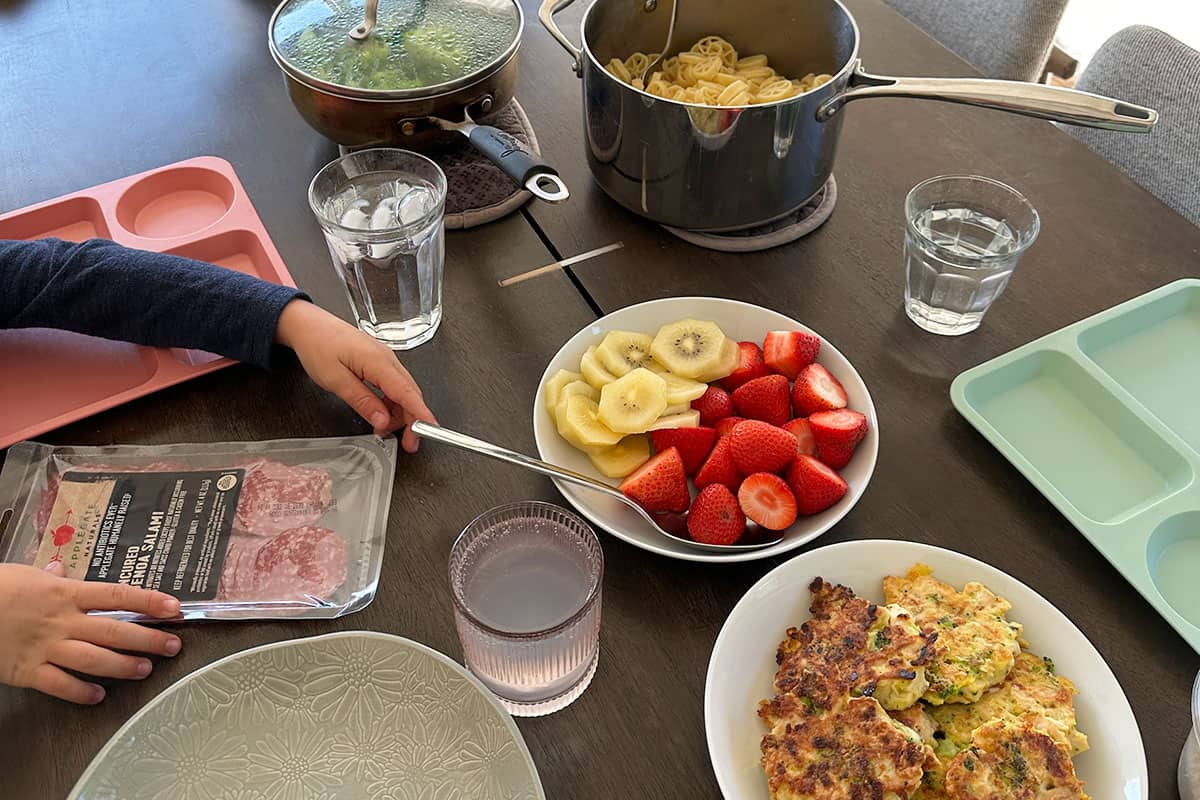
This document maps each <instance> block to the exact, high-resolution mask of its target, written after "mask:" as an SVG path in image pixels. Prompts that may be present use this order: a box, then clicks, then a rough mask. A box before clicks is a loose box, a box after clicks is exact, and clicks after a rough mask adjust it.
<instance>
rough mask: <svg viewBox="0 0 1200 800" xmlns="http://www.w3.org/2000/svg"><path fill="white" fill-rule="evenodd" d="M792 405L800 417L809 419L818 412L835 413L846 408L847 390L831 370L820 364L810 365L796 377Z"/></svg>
mask: <svg viewBox="0 0 1200 800" xmlns="http://www.w3.org/2000/svg"><path fill="white" fill-rule="evenodd" d="M792 405H793V406H795V408H796V414H797V415H798V416H802V417H807V416H809V415H810V414H812V413H814V412H816V411H833V410H834V409H838V408H845V407H846V390H845V389H843V388H842V384H841V383H839V382H838V379H837V378H835V377H833V376H832V375H830V374H829V370H827V369H825V368H824V367H822V366H821V365H820V364H809V365H808V366H807V367H805V368H804V369H802V370H800V374H799V375H797V376H796V385H795V386H793V387H792Z"/></svg>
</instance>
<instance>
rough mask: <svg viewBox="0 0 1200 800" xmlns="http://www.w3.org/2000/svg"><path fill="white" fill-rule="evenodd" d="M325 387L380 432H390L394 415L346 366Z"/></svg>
mask: <svg viewBox="0 0 1200 800" xmlns="http://www.w3.org/2000/svg"><path fill="white" fill-rule="evenodd" d="M325 388H326V389H328V390H329V391H331V392H333V393H334V394H336V395H337V396H338V397H340V398H342V400H343V401H345V403H346V405H348V406H350V407H351V408H353V409H354V410H355V411H356V412H357V413H358V415H359V416H360V417H362V418H363V419H365V420H366V421H367V422H369V423H371V427H372V428H374V429H375V432H376V433H378V434H381V435H382V434H384V433H387V432H388V426H389V425H390V423H391V420H392V415H391V413H389V412H388V410H387V406H385V405H384V404H383V401H382V400H380V399H379V396H378V395H377V394H375V393H374V392H372V391H371V389H370V388H369V387H368V386H367V385H366V384H365V383H363V382H362V380H360V379H359V378H358V377H357V376H356V375H355V374H354V373H353V372H351V371H350V370H349V369H347V368H346V367H341V368H340V369H339V370H338V374H337V375H336V376H334V377H333V378H331V379H330V380H329V382H328V383H327V384H326V385H325Z"/></svg>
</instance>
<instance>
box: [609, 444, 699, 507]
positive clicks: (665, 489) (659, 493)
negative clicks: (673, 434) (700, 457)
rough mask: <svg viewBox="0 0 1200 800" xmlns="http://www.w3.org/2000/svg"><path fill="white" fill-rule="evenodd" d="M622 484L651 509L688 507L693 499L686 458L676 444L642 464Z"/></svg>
mask: <svg viewBox="0 0 1200 800" xmlns="http://www.w3.org/2000/svg"><path fill="white" fill-rule="evenodd" d="M618 488H620V490H621V491H622V492H624V493H625V496H626V497H628V498H629V499H631V500H633V501H635V502H636V503H637V504H638V505H640V506H641V507H642V508H644V509H646V510H647V511H686V510H687V507H688V503H689V502H691V499H692V496H691V494H690V493H689V492H688V484H687V473H685V472H684V471H683V459H682V458H680V456H679V450H677V449H676V448H674V447H669V448H667V449H666V450H664V451H662V452H661V453H659V454H658V455H656V456H654V457H653V458H651V459H650V460H649V461H647V462H646V463H645V464H642V466H640V467H638V468H637V470H636V471H635V472H634V473H633V474H632V475H630V476H629V477H628V478H626V479H625V480H623V481H621V485H620V487H618Z"/></svg>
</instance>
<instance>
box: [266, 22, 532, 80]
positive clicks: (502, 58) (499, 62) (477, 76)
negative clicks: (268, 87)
mask: <svg viewBox="0 0 1200 800" xmlns="http://www.w3.org/2000/svg"><path fill="white" fill-rule="evenodd" d="M291 2H292V0H282V2H280V3H279V5H278V6H276V7H275V11H274V12H273V13H272V14H271V20H270V22H268V23H267V47H268V48H269V49H270V51H271V58H272V59H274V61H275V64H276V65H277V66H278V67H279V68H280V69H281V70H283V71H284V73H286V74H287V75H288V76H290V77H291V78H293V79H295V80H296V81H298V82H299V83H302V84H304V85H305V86H307V87H308V88H310V89H314V90H316V91H318V92H322V93H324V94H328V95H333V96H334V97H343V98H349V99H354V100H366V101H368V102H376V103H396V102H404V101H408V100H431V99H434V98H437V97H441V96H442V95H447V94H452V93H454V92H456V91H458V90H459V89H464V88H466V87H469V86H474V85H475V84H477V83H479V82H481V81H484V80H487V79H488V78H489V77H491V76H492V75H494V74H496V73H497V72H499V71H500V70H501V69H503V68H504V66H505V65H506V64H508V62H509V61H511V60H512V59H513V57H515V56H516V54H517V50H518V49H519V48H520V47H521V36H522V35H523V34H524V33H525V11H524V10H523V9H522V8H521V4H520V3H519V2H517V0H510V2H511V3H512V5H513V6H514V7H516V9H517V31H516V35H515V36H513V40H512V42H510V43H509V45H508V47H507V48H506V49H505V50H504V52H502V53H500V55H498V56H496V57H495V58H494V59H492V60H491V61H490V62H488V63H487V64H485V65H483V66H482V67H480V68H479V69H477V70H475V71H474V72H471V73H468V74H466V75H463V76H462V77H461V78H455V79H454V80H452V81H446V82H445V83H436V84H433V85H432V86H422V87H420V88H417V89H390V90H389V89H359V88H356V87H353V86H342V85H341V84H338V83H329V82H327V81H323V80H320V79H318V78H314V77H313V76H312V75H309V74H308V73H307V72H305V71H304V70H302V69H299V68H298V67H296V66H294V65H293V64H292V63H291V62H290V61H288V60H287V59H286V58H284V57H283V54H282V53H280V52H279V48H278V47H277V46H276V44H275V20H276V18H278V16H279V13H280V12H281V11H283V9H284V8H285V7H286V6H287V5H288V4H289V3H291Z"/></svg>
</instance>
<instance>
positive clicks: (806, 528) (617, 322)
mask: <svg viewBox="0 0 1200 800" xmlns="http://www.w3.org/2000/svg"><path fill="white" fill-rule="evenodd" d="M687 318H692V319H706V320H712V321H713V322H715V323H717V325H719V326H720V327H721V330H723V331H724V332H725V335H726V336H729V337H730V338H732V339H734V340H735V341H739V342H741V341H749V342H758V343H759V344H760V345H761V343H762V340H763V338H764V337H765V336H766V335H767V332H768V331H787V330H795V331H806V332H808V333H812V334H815V335H817V336H821V335H820V334H819V333H818V332H817V331H814V330H812V329H811V328H808V327H806V326H804V325H801V324H800V323H799V322H797V321H796V320H794V319H792V318H790V317H785V316H784V315H783V314H778V313H776V312H774V311H771V310H769V309H766V308H762V307H761V306H755V305H751V304H749V303H741V302H738V301H736V300H725V299H722V298H718V297H668V298H665V299H662V300H651V301H649V302H647V303H639V304H638V305H635V306H628V307H626V308H622V309H621V310H619V311H614V312H613V313H611V314H609V315H607V316H605V317H602V318H600V319H598V320H596V321H595V322H594V323H592V324H591V325H589V326H588V327H586V328H584V329H583V330H581V331H580V332H579V333H577V334H575V335H574V336H572V337H571V338H570V340H568V341H567V343H566V344H564V345H563V346H562V348H561V349H560V350H559V351H558V353H556V354H555V356H554V358H552V359H550V363H549V364H548V365H547V366H546V371H545V372H544V373H543V374H542V379H541V381H540V382H539V384H538V391H537V395H536V397H535V398H534V403H533V437H534V441H535V442H536V444H537V449H538V454H539V455H540V456H541V458H542V460H544V461H549V462H550V463H551V464H557V465H558V466H561V467H566V468H567V469H571V470H574V471H576V472H579V473H582V474H584V475H589V476H591V477H593V478H596V479H597V480H601V481H605V482H606V483H609V484H611V485H613V486H616V485H617V484H619V483H620V481H619V480H614V479H610V478H605V477H604V476H603V475H601V474H600V473H599V472H598V471H597V470H596V468H595V467H593V466H592V462H591V461H589V460H588V457H587V456H586V455H584V454H583V453H581V452H580V451H578V450H576V449H575V448H574V447H572V446H571V445H570V444H568V443H567V441H566V440H565V439H563V438H562V437H561V436H559V434H558V429H557V428H556V426H555V424H554V420H553V419H551V417H550V412H549V411H548V410H547V408H546V403H545V399H544V395H543V389H544V387H545V385H546V381H547V380H549V378H550V376H552V375H554V373H556V372H558V370H560V369H566V370H571V371H572V372H578V371H579V359H580V357H581V356H582V355H583V352H584V350H586V349H587V348H588V346H589V345H593V344H599V343H600V340H601V339H603V338H604V335H605V334H606V333H608V332H609V331H613V330H623V331H640V332H643V333H647V334H649V335H651V336H653V335H654V333H655V332H656V331H657V330H658V329H659V328H660V327H661V326H663V325H665V324H667V323H669V322H675V321H677V320H680V319H687ZM817 363H819V364H821V365H822V366H823V367H825V368H826V369H827V370H829V371H830V373H832V374H833V376H834V377H835V378H837V379H838V380H839V381H841V383H842V386H843V387H845V389H846V395H847V397H848V399H849V406H850V408H852V409H854V410H855V411H858V412H860V413H862V414H865V415H866V417H867V422H868V425H869V428H868V431H867V436H866V438H865V439H863V441H862V442H861V443H860V444H859V446H858V449H857V450H855V452H854V457H853V458H852V459H851V460H850V463H849V464H848V465H846V468H845V469H843V470H841V475H842V478H844V479H845V481H846V483H847V484H848V485H849V489H848V490H847V491H846V495H845V496H844V497H843V498H842V499H841V500H839V501H838V502H837V503H836V504H835V505H833V506H832V507H831V508H828V509H826V510H825V511H822V512H821V513H819V514H814V515H812V516H809V517H800V518H798V519H797V520H796V522H795V524H793V525H792V526H791V527H790V528H788V529H787V531H785V532H784V538H783V540H782V541H781V542H779V543H777V544H773V545H771V546H770V547H764V548H761V549H759V550H748V551H735V552H730V553H728V554H726V553H712V552H705V551H701V550H697V549H694V548H691V547H688V546H687V545H686V544H683V543H681V542H675V541H672V540H671V539H670V538H669V537H667V536H664V535H663V534H662V533H660V532H658V531H656V530H655V529H654V528H653V527H652V526H651V525H650V524H649V523H648V522H646V521H645V520H643V519H642V518H641V517H639V516H638V514H637V512H635V511H634V510H633V509H631V508H628V507H626V506H624V505H622V504H621V503H620V502H618V501H616V500H613V499H611V498H607V497H604V496H602V495H600V494H598V493H597V492H593V491H589V490H587V489H584V488H582V487H579V486H574V485H571V484H568V483H564V482H562V481H559V480H555V481H554V483H555V485H556V486H557V487H558V490H559V491H560V492H562V495H563V497H565V498H566V499H567V502H568V503H570V504H571V505H572V506H574V507H575V508H576V510H578V511H579V513H580V514H582V515H583V516H585V517H587V518H588V519H589V520H591V521H592V522H593V523H595V524H596V525H598V526H600V527H601V528H603V529H604V530H606V531H608V532H609V533H611V534H612V535H614V536H616V537H617V538H619V539H623V540H625V541H626V542H629V543H630V544H632V545H635V546H637V547H640V548H642V549H643V550H649V551H650V552H652V553H658V554H659V555H664V556H669V557H671V558H679V559H683V560H685V561H752V560H754V559H759V558H770V557H771V556H777V555H779V554H780V553H786V552H788V551H789V550H795V549H796V548H797V547H800V546H801V545H803V544H805V543H806V542H811V541H812V540H813V539H815V538H817V537H818V536H820V535H821V534H822V533H824V532H825V531H827V530H829V529H830V528H832V527H833V526H834V525H836V524H837V523H838V521H839V520H840V519H841V518H842V517H844V516H846V514H848V513H849V512H850V509H852V508H853V507H854V504H855V503H857V502H858V499H859V498H860V497H862V493H863V492H864V491H866V488H867V484H868V483H869V482H870V480H871V475H872V473H874V472H875V460H876V458H877V456H878V455H879V421H878V420H877V419H876V418H875V404H874V403H872V402H871V395H870V393H869V392H868V391H867V386H866V384H865V383H863V380H862V378H861V377H860V376H859V374H858V372H857V371H856V370H855V369H854V367H853V366H852V365H851V364H850V362H849V361H848V360H847V359H846V357H845V356H843V355H842V354H841V353H840V352H838V350H837V349H836V348H835V347H833V345H831V344H830V343H829V342H828V341H827V340H826V339H825V337H823V336H821V351H820V353H819V355H818V356H817Z"/></svg>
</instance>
